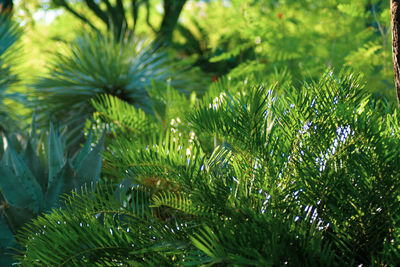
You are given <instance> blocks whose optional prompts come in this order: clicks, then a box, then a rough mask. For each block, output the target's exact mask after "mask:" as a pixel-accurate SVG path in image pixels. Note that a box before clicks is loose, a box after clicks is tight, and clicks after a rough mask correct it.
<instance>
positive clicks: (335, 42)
mask: <svg viewBox="0 0 400 267" xmlns="http://www.w3.org/2000/svg"><path fill="white" fill-rule="evenodd" d="M199 14H200V15H199ZM187 17H188V20H189V21H188V22H187V26H186V27H187V28H189V29H190V30H191V31H192V32H193V35H194V36H195V37H197V38H202V40H203V39H204V38H203V37H201V36H203V35H206V36H207V38H206V44H205V45H203V46H206V47H207V48H208V49H209V50H211V51H208V52H207V55H208V56H211V58H210V61H211V62H216V63H220V66H223V64H228V63H229V64H230V65H231V66H233V67H235V66H236V68H234V69H233V70H232V69H231V68H232V67H231V68H230V69H224V70H223V71H221V70H217V71H216V72H217V73H218V74H226V73H227V72H229V71H232V73H229V76H231V77H232V78H236V77H240V78H241V79H244V78H245V77H248V76H251V74H252V73H259V72H261V73H262V74H263V75H262V76H265V75H268V74H270V73H272V72H274V70H275V69H278V71H279V72H280V71H281V70H282V69H287V70H288V71H289V73H290V74H291V75H292V76H293V77H294V80H293V81H294V82H296V83H297V82H299V84H298V85H301V83H302V81H303V80H304V79H306V80H316V79H318V77H319V76H320V75H321V74H323V72H324V71H325V69H326V68H327V67H329V68H334V69H336V70H339V69H342V67H344V66H346V67H351V68H352V69H353V71H355V72H357V73H363V74H365V79H366V81H367V86H368V89H369V90H370V91H371V92H374V93H376V94H378V95H380V96H385V97H387V98H388V99H390V100H391V101H393V102H395V100H396V99H395V93H394V91H393V82H392V80H393V77H392V76H393V73H392V72H393V70H392V69H393V68H392V62H391V31H390V8H389V1H369V0H313V1H292V0H279V1H267V0H262V1H254V0H245V1H243V0H232V1H222V0H221V1H212V2H211V3H209V4H204V5H199V6H198V7H197V8H196V7H194V8H193V9H192V11H191V12H190V11H189V12H188V14H187ZM192 21H193V22H192ZM205 33H206V34H205ZM201 56H204V55H201ZM262 76H261V77H262ZM249 79H251V78H250V77H249Z"/></svg>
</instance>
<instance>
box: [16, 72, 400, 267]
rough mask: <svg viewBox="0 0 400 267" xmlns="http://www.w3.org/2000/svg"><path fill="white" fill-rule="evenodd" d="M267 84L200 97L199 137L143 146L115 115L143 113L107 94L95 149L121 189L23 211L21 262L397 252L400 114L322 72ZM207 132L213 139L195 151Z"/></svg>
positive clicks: (322, 258) (295, 261)
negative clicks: (112, 134)
mask: <svg viewBox="0 0 400 267" xmlns="http://www.w3.org/2000/svg"><path fill="white" fill-rule="evenodd" d="M211 90H215V88H212V89H211ZM274 90H275V89H274V88H273V87H271V88H270V89H267V88H266V87H265V86H252V85H244V86H243V87H242V90H237V91H236V92H235V94H231V93H230V92H229V91H225V92H220V93H219V94H218V96H217V97H215V98H210V97H208V96H206V97H205V98H204V100H203V101H202V102H200V103H199V105H198V106H197V107H196V108H195V110H193V111H192V112H191V113H190V115H189V116H188V117H187V119H188V120H189V121H190V125H188V129H189V130H191V131H193V132H194V133H195V134H196V136H197V135H199V134H201V135H202V136H203V137H204V138H195V139H190V136H186V135H183V134H181V135H179V134H178V135H173V134H172V133H173V132H170V131H167V134H166V135H164V136H162V135H160V139H159V141H157V140H155V141H153V142H152V143H151V141H150V143H149V142H148V141H147V142H148V143H147V144H146V143H145V142H146V139H140V138H139V139H138V142H135V140H136V138H132V139H130V138H129V136H132V137H135V136H136V135H135V134H137V132H138V131H136V130H135V131H131V133H128V132H123V130H122V129H123V128H125V125H126V124H130V123H131V122H132V121H131V120H129V119H127V117H129V115H126V116H127V117H124V116H121V114H118V112H122V111H124V112H125V111H128V110H131V112H132V114H136V116H137V118H138V119H140V118H141V119H140V120H145V116H146V115H144V114H142V113H140V111H138V110H136V109H131V108H130V107H129V106H127V105H126V104H125V103H121V102H119V100H116V99H115V98H113V97H104V98H103V99H102V101H103V102H102V103H100V102H97V103H95V106H96V109H97V110H99V111H102V112H103V114H113V115H112V116H110V117H108V119H110V118H111V117H112V122H113V126H114V127H115V129H116V130H115V131H121V133H124V134H122V135H121V136H118V137H116V139H115V142H113V143H111V144H110V145H109V148H110V149H109V150H107V151H106V152H105V155H104V156H105V159H106V161H107V164H108V166H109V167H111V168H113V169H114V175H116V176H119V177H120V178H121V179H125V180H124V182H123V184H124V186H123V185H120V186H119V187H118V186H117V187H115V186H112V187H109V186H108V187H107V186H104V185H101V186H100V187H99V188H98V190H99V191H98V192H96V193H94V194H91V193H90V192H83V193H82V194H73V196H72V197H69V198H67V199H66V208H65V209H59V210H55V211H53V212H52V213H51V214H48V215H45V216H41V217H39V218H38V219H35V220H33V221H32V223H30V224H28V225H27V226H26V227H25V228H24V230H23V231H21V232H20V233H19V235H18V242H19V244H20V245H21V246H22V247H24V248H25V249H22V250H21V251H20V252H19V254H18V256H17V259H18V260H19V261H21V263H22V264H25V265H30V264H39V265H41V264H42V265H43V264H45V265H57V264H75V265H80V264H94V265H110V264H114V262H115V263H122V264H139V265H146V264H151V265H154V264H163V265H206V264H210V265H212V264H218V265H232V266H245V265H262V266H276V265H285V264H286V265H292V266H295V265H302V266H342V265H343V264H346V263H347V264H349V263H350V264H352V265H354V264H357V265H358V264H365V265H369V264H380V265H385V264H391V262H393V261H396V260H398V248H397V247H396V246H397V245H396V243H395V240H397V239H398V231H397V230H398V229H397V228H398V224H399V221H398V218H399V217H398V216H397V215H396V214H397V213H398V207H399V206H400V205H399V204H400V203H399V199H398V195H399V190H400V182H399V181H400V179H399V178H400V177H399V176H400V173H399V171H398V168H397V166H399V164H400V162H399V159H400V154H399V151H400V142H399V140H400V139H399V136H400V128H399V127H398V126H399V117H398V115H397V112H392V111H390V109H387V111H379V110H378V109H377V107H378V103H376V102H375V101H374V100H371V99H370V95H369V94H368V93H366V90H365V89H364V88H363V87H362V85H361V83H360V81H359V78H358V77H356V76H355V75H352V74H348V73H343V74H340V75H338V76H336V75H335V74H333V72H332V71H328V72H326V74H325V75H324V76H323V77H322V78H321V79H320V80H319V82H313V83H305V84H304V85H303V86H302V87H300V88H296V87H286V88H285V89H284V90H283V89H282V88H281V89H280V90H283V91H282V96H280V97H276V93H275V92H274ZM210 99H212V100H213V101H210ZM106 110H108V111H106ZM118 110H119V111H118ZM115 112H117V113H115ZM140 114H141V115H140ZM108 121H109V122H110V120H108ZM120 122H121V123H120ZM148 122H149V124H147V126H151V125H153V124H152V119H151V118H149V119H148ZM153 122H154V121H153ZM137 125H139V127H142V126H141V125H145V124H143V123H138V124H137ZM147 126H146V127H147ZM118 128H120V130H118ZM128 129H129V127H128ZM142 129H145V128H142ZM207 136H209V138H206V137H207ZM213 137H216V138H217V143H219V144H220V145H219V146H216V147H215V149H214V151H213V152H212V154H208V153H205V152H204V151H203V149H202V147H208V144H206V143H212V140H213ZM190 140H191V142H189V141H190ZM44 226H46V229H43V227H44ZM132 229H134V231H133V230H132ZM64 233H68V234H67V235H66V234H64ZM33 237H35V238H33ZM75 238H77V240H75ZM50 244H52V245H51V246H50ZM64 244H68V249H65V245H64ZM132 244H133V246H132Z"/></svg>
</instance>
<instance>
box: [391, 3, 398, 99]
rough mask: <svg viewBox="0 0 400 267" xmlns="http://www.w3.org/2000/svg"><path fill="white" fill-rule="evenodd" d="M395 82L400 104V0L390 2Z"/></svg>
mask: <svg viewBox="0 0 400 267" xmlns="http://www.w3.org/2000/svg"><path fill="white" fill-rule="evenodd" d="M390 9H391V22H392V51H393V68H394V81H395V86H396V91H397V99H398V101H399V104H400V65H399V64H400V36H399V34H400V0H391V1H390Z"/></svg>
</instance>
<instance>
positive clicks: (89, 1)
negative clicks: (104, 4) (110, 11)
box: [85, 0, 109, 26]
mask: <svg viewBox="0 0 400 267" xmlns="http://www.w3.org/2000/svg"><path fill="white" fill-rule="evenodd" d="M85 2H86V5H87V6H88V7H89V8H90V9H91V10H92V11H93V12H94V14H95V15H96V16H97V17H99V18H100V19H101V20H102V21H103V22H104V23H105V24H106V25H107V26H108V23H109V21H108V17H107V14H106V12H104V11H103V10H101V8H100V7H99V6H98V5H97V4H96V3H95V2H94V1H93V0H85Z"/></svg>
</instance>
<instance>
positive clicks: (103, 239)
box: [17, 185, 184, 266]
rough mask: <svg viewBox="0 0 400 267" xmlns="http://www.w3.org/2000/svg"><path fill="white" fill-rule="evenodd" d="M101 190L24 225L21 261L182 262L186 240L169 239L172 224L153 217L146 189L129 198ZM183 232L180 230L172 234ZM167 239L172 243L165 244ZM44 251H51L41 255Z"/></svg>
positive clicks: (105, 188)
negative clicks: (24, 248) (180, 260)
mask: <svg viewBox="0 0 400 267" xmlns="http://www.w3.org/2000/svg"><path fill="white" fill-rule="evenodd" d="M97 188H98V189H97V190H96V191H95V192H93V193H92V194H89V191H88V190H87V189H85V190H84V191H83V194H77V193H73V194H72V195H71V196H69V197H67V198H66V202H65V207H64V209H63V210H53V211H52V213H51V214H48V215H44V216H42V217H38V218H37V219H35V220H34V221H33V222H32V223H31V224H28V225H27V226H26V227H24V229H23V231H21V232H20V234H19V235H18V237H17V241H18V242H20V243H21V244H22V243H23V244H25V245H27V247H26V248H27V249H26V250H24V251H20V254H19V255H18V257H17V259H18V260H19V261H20V262H21V263H22V264H23V265H26V266H30V265H51V266H53V265H57V266H72V265H74V266H79V265H82V264H90V265H93V266H104V265H107V266H117V265H120V264H130V265H132V264H133V265H135V266H136V265H138V266H142V265H151V264H154V263H159V264H162V265H163V266H169V265H173V264H174V263H173V262H174V260H175V261H176V260H178V258H177V257H174V255H175V254H177V255H179V254H181V253H180V252H179V250H180V248H179V246H181V245H182V242H179V239H178V238H175V239H174V238H173V239H170V238H171V236H170V235H168V232H170V230H169V229H172V228H174V225H173V224H169V225H167V224H166V223H165V222H164V223H162V222H159V221H157V220H156V219H152V217H151V214H152V210H151V209H150V208H149V206H148V197H149V195H148V193H147V192H146V191H144V190H143V189H141V188H132V189H130V190H129V192H130V193H129V194H128V195H129V196H133V197H131V198H128V197H127V195H126V193H127V192H128V191H126V189H124V188H122V187H121V188H120V189H119V190H118V191H117V193H115V187H114V186H111V185H108V186H105V185H100V186H98V187H97ZM133 192H136V193H135V194H133ZM181 232H182V235H184V231H181ZM32 233H36V234H35V238H31V237H30V235H31V234H32ZM179 233H180V231H179V230H176V232H175V235H174V236H176V237H178V236H179ZM164 236H169V239H168V240H163V237H164ZM44 250H46V251H52V253H51V254H43V251H44ZM38 258H40V261H37V259H38Z"/></svg>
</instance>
